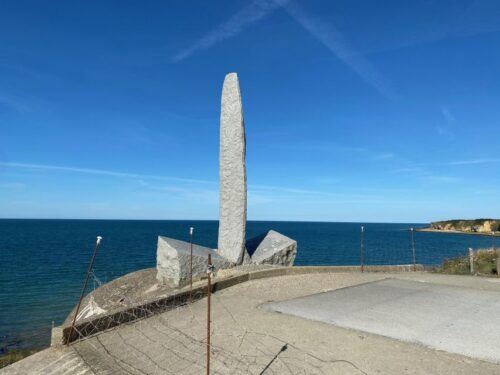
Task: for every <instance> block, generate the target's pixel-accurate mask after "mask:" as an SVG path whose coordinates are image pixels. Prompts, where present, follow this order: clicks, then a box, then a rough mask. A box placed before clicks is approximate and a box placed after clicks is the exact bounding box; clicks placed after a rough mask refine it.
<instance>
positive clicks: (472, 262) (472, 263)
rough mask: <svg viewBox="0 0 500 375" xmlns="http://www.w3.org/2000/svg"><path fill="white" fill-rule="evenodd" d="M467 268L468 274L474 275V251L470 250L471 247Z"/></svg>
mask: <svg viewBox="0 0 500 375" xmlns="http://www.w3.org/2000/svg"><path fill="white" fill-rule="evenodd" d="M469 268H470V274H471V275H473V274H474V250H472V247H469Z"/></svg>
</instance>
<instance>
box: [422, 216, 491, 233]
mask: <svg viewBox="0 0 500 375" xmlns="http://www.w3.org/2000/svg"><path fill="white" fill-rule="evenodd" d="M417 231H419V232H434V233H459V234H474V235H479V236H500V220H496V219H475V220H447V221H436V222H432V223H431V224H430V226H429V227H427V228H420V229H417Z"/></svg>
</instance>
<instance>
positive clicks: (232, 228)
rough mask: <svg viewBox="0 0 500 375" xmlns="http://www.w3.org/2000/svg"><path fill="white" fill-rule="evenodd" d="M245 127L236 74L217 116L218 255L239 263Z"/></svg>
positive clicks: (244, 198) (227, 81)
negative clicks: (218, 118)
mask: <svg viewBox="0 0 500 375" xmlns="http://www.w3.org/2000/svg"><path fill="white" fill-rule="evenodd" d="M245 147H246V146H245V126H244V122H243V111H242V105H241V93H240V85H239V82H238V76H237V75H236V73H230V74H228V75H227V76H226V78H225V80H224V86H223V89H222V103H221V116H220V156H219V174H220V218H219V240H218V253H219V255H221V256H223V257H224V258H226V259H228V260H229V261H231V262H233V263H236V264H240V263H241V262H242V260H243V252H244V248H245V231H246V217H247V176H246V167H245Z"/></svg>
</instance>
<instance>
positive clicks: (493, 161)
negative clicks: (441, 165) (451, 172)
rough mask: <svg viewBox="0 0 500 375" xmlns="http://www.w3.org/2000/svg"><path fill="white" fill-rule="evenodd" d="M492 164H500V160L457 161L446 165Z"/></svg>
mask: <svg viewBox="0 0 500 375" xmlns="http://www.w3.org/2000/svg"><path fill="white" fill-rule="evenodd" d="M491 163H500V159H470V160H457V161H450V162H448V163H445V165H474V164H491Z"/></svg>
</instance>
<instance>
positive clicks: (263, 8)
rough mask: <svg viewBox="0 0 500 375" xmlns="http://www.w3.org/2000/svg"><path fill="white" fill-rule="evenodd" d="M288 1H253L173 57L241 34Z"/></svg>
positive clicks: (175, 57) (186, 54)
mask: <svg viewBox="0 0 500 375" xmlns="http://www.w3.org/2000/svg"><path fill="white" fill-rule="evenodd" d="M287 1H288V0H256V1H254V2H252V3H251V4H250V5H247V6H246V7H244V8H243V9H241V10H240V11H239V12H238V13H236V14H235V15H233V16H232V17H231V18H229V20H227V21H226V22H224V23H222V24H221V25H219V26H217V27H216V28H215V29H213V30H212V31H210V32H209V33H208V34H206V35H205V36H203V37H202V38H201V39H199V40H198V41H197V42H196V43H194V44H193V45H192V46H190V47H188V48H186V49H184V50H182V51H181V52H179V53H178V54H177V55H175V56H174V57H173V61H176V62H177V61H181V60H184V59H187V58H188V57H190V56H191V55H193V54H195V53H196V52H198V51H202V50H204V49H207V48H210V47H212V46H214V45H215V44H217V43H219V42H221V41H223V40H225V39H229V38H231V37H233V36H235V35H237V34H239V33H240V32H241V31H243V30H244V29H245V28H247V27H248V26H250V25H252V24H253V23H255V22H257V21H259V20H261V19H263V18H264V17H266V16H267V15H269V14H270V13H271V12H272V11H274V10H275V9H277V8H279V7H280V6H282V5H283V4H285V3H286V2H287Z"/></svg>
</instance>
